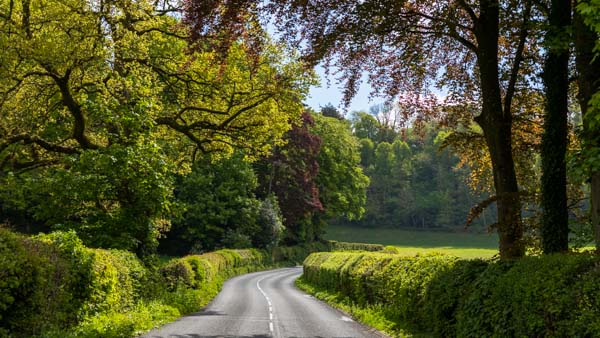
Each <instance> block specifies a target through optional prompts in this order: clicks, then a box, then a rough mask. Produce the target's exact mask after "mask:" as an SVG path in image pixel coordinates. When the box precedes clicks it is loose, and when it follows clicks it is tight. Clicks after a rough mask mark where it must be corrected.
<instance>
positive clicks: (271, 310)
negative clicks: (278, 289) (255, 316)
mask: <svg viewBox="0 0 600 338" xmlns="http://www.w3.org/2000/svg"><path fill="white" fill-rule="evenodd" d="M265 278H267V276H264V277H263V278H261V279H259V280H257V281H256V287H257V288H258V291H260V293H262V295H263V297H265V299H266V300H267V304H269V331H271V334H273V304H271V299H269V296H267V294H266V293H265V291H264V290H263V289H262V288H261V287H260V282H261V281H262V280H263V279H265Z"/></svg>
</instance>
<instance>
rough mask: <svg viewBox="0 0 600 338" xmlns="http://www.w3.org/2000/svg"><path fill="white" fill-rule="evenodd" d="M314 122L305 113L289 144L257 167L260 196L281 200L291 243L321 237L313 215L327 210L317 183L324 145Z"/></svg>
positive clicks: (288, 240)
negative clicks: (320, 154)
mask: <svg viewBox="0 0 600 338" xmlns="http://www.w3.org/2000/svg"><path fill="white" fill-rule="evenodd" d="M314 123H315V120H314V118H313V117H312V116H311V115H310V113H309V112H304V113H303V114H302V121H300V123H298V124H294V126H293V127H292V129H291V130H290V131H289V132H288V133H287V134H286V136H285V141H286V142H287V143H286V145H285V146H281V147H277V149H275V151H274V152H273V154H272V155H271V156H270V157H269V158H266V159H263V160H262V161H261V162H260V163H258V165H257V174H258V176H259V182H260V187H259V195H263V196H269V195H271V194H274V195H275V196H276V197H277V200H278V201H279V207H280V208H281V213H282V215H283V222H284V225H285V228H286V235H285V241H286V242H287V243H288V244H298V243H302V242H310V241H312V240H314V239H316V238H318V236H319V233H318V232H316V231H314V230H315V229H314V228H313V226H312V223H311V216H312V214H313V213H315V212H318V211H322V210H323V205H322V203H321V201H320V200H319V189H318V187H317V183H316V178H317V174H318V171H319V163H318V162H317V158H318V155H319V151H320V149H321V143H322V142H321V138H320V137H319V136H318V135H315V134H313V133H311V130H310V127H311V126H313V125H314Z"/></svg>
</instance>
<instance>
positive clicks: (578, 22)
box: [573, 11, 600, 248]
mask: <svg viewBox="0 0 600 338" xmlns="http://www.w3.org/2000/svg"><path fill="white" fill-rule="evenodd" d="M573 21H574V22H573V27H574V32H575V55H576V59H575V62H576V66H577V73H578V76H577V84H578V87H579V94H578V97H577V98H578V100H579V104H580V106H581V114H582V115H583V142H584V146H585V147H598V146H599V142H600V130H592V129H591V128H590V127H589V123H588V121H589V119H590V116H591V114H592V113H593V112H592V109H591V107H590V106H589V102H590V99H591V98H592V95H594V93H597V92H599V91H600V58H596V59H594V44H595V42H596V41H597V40H598V38H599V37H598V34H596V33H595V32H594V31H592V30H591V29H590V28H589V27H588V26H586V25H585V23H584V22H583V18H582V17H581V16H580V15H579V13H577V11H575V14H574V16H573ZM589 175H590V184H591V189H590V190H591V196H590V199H591V201H590V202H591V203H590V204H591V213H592V224H593V226H594V234H595V240H596V248H600V172H598V171H592V172H590V173H589Z"/></svg>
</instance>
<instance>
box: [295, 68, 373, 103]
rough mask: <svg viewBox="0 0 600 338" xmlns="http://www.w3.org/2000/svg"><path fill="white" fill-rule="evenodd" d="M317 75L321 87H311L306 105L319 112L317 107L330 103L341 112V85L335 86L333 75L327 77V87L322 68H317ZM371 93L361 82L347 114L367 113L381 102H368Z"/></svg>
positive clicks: (369, 87)
mask: <svg viewBox="0 0 600 338" xmlns="http://www.w3.org/2000/svg"><path fill="white" fill-rule="evenodd" d="M316 72H317V74H318V75H319V77H320V78H321V86H319V87H316V86H315V87H312V88H311V89H310V94H309V98H308V99H307V100H306V104H307V105H308V106H310V107H311V108H313V109H314V110H319V107H322V106H325V105H327V104H328V103H331V104H332V105H334V106H335V107H337V108H340V109H342V110H343V107H342V88H341V85H339V86H338V85H337V84H336V80H335V78H334V76H333V75H330V76H329V80H330V81H329V82H330V85H329V87H328V86H327V79H326V78H325V72H324V70H323V68H322V67H320V66H319V67H317V69H316ZM370 92H371V86H370V85H369V84H368V83H366V81H363V83H362V84H361V86H360V89H359V91H358V93H357V94H356V96H355V97H354V99H353V100H352V102H351V103H350V107H349V108H348V113H349V112H352V111H355V110H363V111H369V107H371V106H373V105H375V104H378V103H381V102H383V99H382V98H377V97H375V98H373V99H372V100H371V101H369V93H370Z"/></svg>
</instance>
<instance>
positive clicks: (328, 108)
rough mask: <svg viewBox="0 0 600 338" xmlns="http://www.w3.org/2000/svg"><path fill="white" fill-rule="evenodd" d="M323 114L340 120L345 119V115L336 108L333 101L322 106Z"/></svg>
mask: <svg viewBox="0 0 600 338" xmlns="http://www.w3.org/2000/svg"><path fill="white" fill-rule="evenodd" d="M321 115H323V116H327V117H333V118H336V119H338V120H343V119H344V115H342V114H341V113H340V112H339V111H338V110H337V108H335V107H334V106H333V105H332V104H331V103H328V104H326V105H325V106H324V107H321Z"/></svg>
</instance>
